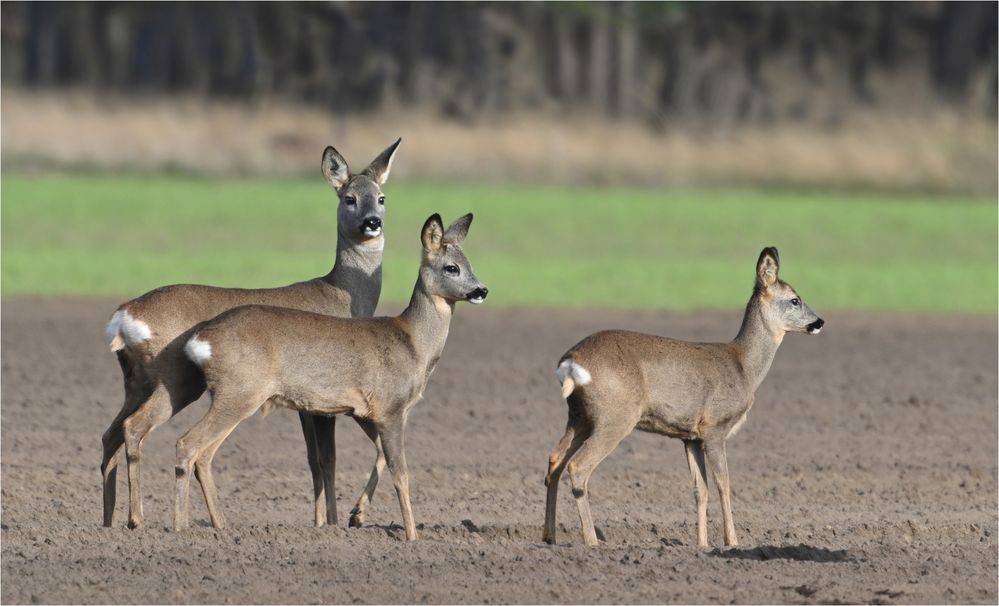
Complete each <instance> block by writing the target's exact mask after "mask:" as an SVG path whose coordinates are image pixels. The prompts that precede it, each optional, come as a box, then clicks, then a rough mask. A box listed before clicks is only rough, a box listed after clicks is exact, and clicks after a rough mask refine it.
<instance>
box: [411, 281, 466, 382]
mask: <svg viewBox="0 0 999 606" xmlns="http://www.w3.org/2000/svg"><path fill="white" fill-rule="evenodd" d="M453 314H454V303H449V302H448V301H445V300H444V299H442V298H441V297H438V296H435V295H431V294H429V293H428V292H427V290H426V288H425V286H424V283H423V278H422V277H421V278H420V279H419V280H417V282H416V287H415V288H414V289H413V296H412V298H411V299H410V300H409V305H408V306H407V307H406V309H405V310H404V311H403V312H402V314H401V315H400V316H399V318H400V320H402V322H403V323H404V324H405V325H406V326H407V327H408V329H409V333H410V335H411V336H412V339H413V346H414V348H415V350H416V352H417V355H418V356H419V357H420V358H422V359H424V360H427V361H429V362H430V363H431V364H432V363H434V362H436V360H437V359H438V358H439V357H440V355H441V353H442V352H443V351H444V343H445V342H447V333H448V329H449V328H450V327H451V316H452V315H453Z"/></svg>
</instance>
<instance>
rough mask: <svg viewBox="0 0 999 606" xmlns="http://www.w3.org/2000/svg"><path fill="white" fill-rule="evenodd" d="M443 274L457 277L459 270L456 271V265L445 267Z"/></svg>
mask: <svg viewBox="0 0 999 606" xmlns="http://www.w3.org/2000/svg"><path fill="white" fill-rule="evenodd" d="M444 273H446V274H447V275H449V276H457V275H458V274H460V273H461V270H459V269H458V266H457V265H445V266H444Z"/></svg>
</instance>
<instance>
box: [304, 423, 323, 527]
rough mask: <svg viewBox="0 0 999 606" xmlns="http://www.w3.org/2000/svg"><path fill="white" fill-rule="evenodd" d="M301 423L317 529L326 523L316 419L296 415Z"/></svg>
mask: <svg viewBox="0 0 999 606" xmlns="http://www.w3.org/2000/svg"><path fill="white" fill-rule="evenodd" d="M298 419H299V421H301V422H302V433H303V434H304V435H305V453H306V455H307V456H308V459H309V471H311V472H312V497H313V504H314V507H315V523H316V528H319V527H320V526H322V525H323V524H325V523H326V490H325V488H326V487H325V485H324V484H323V470H322V464H321V463H320V462H319V443H318V440H317V439H316V424H315V420H316V417H314V416H313V415H311V414H309V413H307V412H300V413H298Z"/></svg>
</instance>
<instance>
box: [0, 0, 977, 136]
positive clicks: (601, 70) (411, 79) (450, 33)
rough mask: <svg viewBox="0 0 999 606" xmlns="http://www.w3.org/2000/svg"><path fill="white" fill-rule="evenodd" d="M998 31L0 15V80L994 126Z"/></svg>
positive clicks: (831, 9)
mask: <svg viewBox="0 0 999 606" xmlns="http://www.w3.org/2000/svg"><path fill="white" fill-rule="evenodd" d="M996 17H997V5H996V3H995V2H930V3H927V2H897V3H896V2H883V3H882V2H864V3H837V2H822V3H813V2H807V3H805V2H802V3H798V2H793V3H770V2H751V3H750V2H747V3H742V2H732V3H714V2H710V3H699V2H695V3H686V2H665V3H633V2H622V3H597V2H594V3H590V2H567V3H533V2H531V3H465V2H460V3H450V2H448V3H445V2H413V3H401V2H388V3H381V2H372V3H361V2H303V3H297V2H273V3H272V2H262V3H256V2H224V3H193V2H191V3H189V2H171V3H133V2H74V3H62V2H27V3H22V2H4V3H3V4H2V21H0V24H2V82H3V84H4V85H17V86H25V87H47V88H52V87H91V88H93V89H96V90H98V91H115V92H117V93H125V94H150V93H193V94H197V95H204V96H210V97H229V98H248V99H261V98H265V99H272V98H283V99H290V100H294V101H300V102H307V103H311V104H317V105H320V106H323V107H326V108H329V109H331V110H335V111H338V112H371V111H381V110H387V109H393V108H408V109H429V110H432V111H440V112H442V113H444V114H445V115H448V116H452V117H455V118H458V119H473V118H475V117H477V116H482V115H487V114H495V113H503V112H515V111H522V110H539V109H540V110H554V111H560V112H579V113H587V114H599V115H606V116H610V117H621V118H638V119H643V120H647V121H649V122H650V123H652V124H655V125H659V126H667V125H669V124H670V123H671V122H673V121H691V120H694V121H698V120H699V121H701V122H702V123H705V124H744V123H766V122H768V121H774V120H782V119H808V118H814V117H815V115H814V113H815V111H816V110H815V109H814V106H815V105H816V104H817V101H818V100H819V99H821V98H822V97H823V96H829V95H830V94H834V96H836V99H838V101H837V102H838V103H841V104H845V105H850V106H857V105H869V106H877V105H878V104H879V103H889V101H887V100H884V99H882V98H879V95H878V92H877V88H876V87H875V86H872V81H876V80H877V79H878V78H879V77H881V76H884V75H891V74H896V73H908V74H912V78H913V81H916V82H920V86H919V87H918V88H919V90H918V93H919V94H923V95H924V96H928V97H931V99H930V102H932V103H940V102H942V103H952V104H961V103H965V104H966V103H967V100H968V97H969V95H971V94H972V92H973V90H972V89H973V88H974V86H973V82H974V81H975V78H982V77H984V78H985V79H986V80H987V82H986V86H985V88H984V91H985V92H984V93H983V94H984V98H982V99H979V100H978V101H976V105H977V104H978V103H979V102H980V103H981V104H982V105H983V106H982V107H980V111H982V112H983V113H986V114H990V115H993V116H994V115H995V112H996V88H997V84H996V72H997V58H996V29H997V28H996ZM830 75H834V76H835V78H834V79H835V82H833V81H831V76H830ZM834 87H835V89H836V90H835V92H834V93H832V92H831V90H832V88H834ZM979 89H981V87H979ZM914 94H915V93H914Z"/></svg>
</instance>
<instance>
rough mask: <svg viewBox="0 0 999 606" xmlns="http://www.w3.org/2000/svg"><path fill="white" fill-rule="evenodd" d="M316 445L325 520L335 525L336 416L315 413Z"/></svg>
mask: <svg viewBox="0 0 999 606" xmlns="http://www.w3.org/2000/svg"><path fill="white" fill-rule="evenodd" d="M314 421H315V425H316V446H317V447H318V449H319V467H320V469H322V472H323V487H324V489H325V490H324V492H325V493H326V495H325V496H326V521H327V522H328V523H330V524H333V525H334V526H336V523H337V515H336V434H335V431H336V417H325V416H322V415H316V417H315V420H314Z"/></svg>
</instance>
